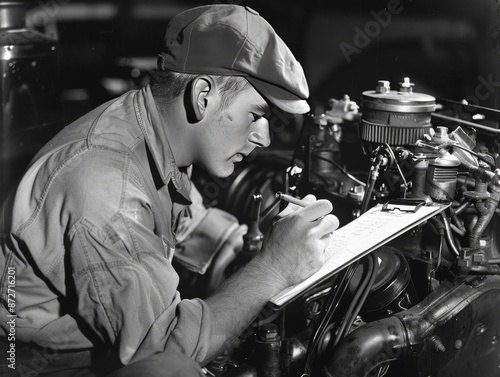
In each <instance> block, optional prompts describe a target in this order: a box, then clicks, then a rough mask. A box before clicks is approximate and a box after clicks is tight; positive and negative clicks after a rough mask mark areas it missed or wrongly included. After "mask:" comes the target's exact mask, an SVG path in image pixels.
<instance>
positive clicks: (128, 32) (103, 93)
mask: <svg viewBox="0 0 500 377" xmlns="http://www.w3.org/2000/svg"><path fill="white" fill-rule="evenodd" d="M1 3H2V2H1V1H0V4H1ZM213 3H216V2H214V1H182V2H180V1H158V0H148V1H144V0H140V1H139V0H126V1H73V0H50V1H41V0H40V1H30V2H28V3H27V4H28V6H27V17H26V22H27V25H28V26H29V27H30V28H32V29H34V30H36V31H38V32H41V33H43V34H44V35H46V36H47V37H49V38H53V39H54V41H55V42H54V44H55V46H57V48H56V51H55V52H56V53H55V55H54V60H53V65H52V66H50V67H51V69H49V70H48V71H46V72H44V73H43V74H41V75H40V77H38V78H37V79H36V80H34V82H32V83H30V85H34V86H35V87H36V86H38V87H43V88H45V87H47V88H50V90H46V91H44V92H43V93H42V94H40V93H38V94H36V95H35V97H44V98H43V101H42V100H40V101H38V100H37V99H36V98H35V101H32V102H33V103H34V104H35V105H33V106H35V107H38V108H36V109H30V108H25V109H23V107H22V106H19V108H20V109H21V110H20V111H19V114H17V115H16V114H14V117H13V118H12V119H7V120H6V118H5V117H4V118H3V120H2V122H3V124H2V134H1V136H2V140H1V147H2V153H1V158H2V159H1V169H2V171H1V176H2V183H1V186H2V190H1V193H2V196H3V195H5V194H6V193H7V192H8V189H9V188H10V187H11V186H12V184H13V182H14V181H15V180H16V179H17V177H18V176H19V175H20V174H21V173H22V171H23V170H24V168H25V166H26V164H27V162H28V161H29V159H30V158H31V157H32V155H33V154H34V153H35V151H36V150H38V149H39V148H40V147H41V146H42V145H43V143H45V142H46V141H47V140H48V139H49V138H50V137H51V136H52V135H53V134H54V133H55V132H57V131H58V130H59V129H61V128H62V127H63V126H65V125H66V124H68V123H69V122H71V121H72V120H74V119H75V118H77V117H78V116H80V115H82V114H84V113H85V112H87V111H88V110H90V109H92V108H94V107H95V106H97V105H99V104H101V103H102V102H104V101H106V100H108V99H111V98H113V97H116V96H117V95H119V94H121V93H123V92H125V91H126V90H129V89H132V88H135V87H138V86H141V85H143V84H144V82H145V81H144V80H145V77H146V75H147V72H148V70H150V69H152V68H154V66H155V63H156V55H157V53H158V52H160V51H161V49H162V41H163V36H164V32H165V27H166V25H167V23H168V21H169V20H170V19H171V18H172V17H173V16H174V15H175V14H177V13H179V12H181V11H182V10H184V9H187V8H190V7H193V6H197V5H205V4H213ZM218 3H231V4H241V5H246V6H250V7H251V8H253V9H255V10H257V11H258V12H259V13H260V14H261V15H262V16H263V17H264V18H266V19H267V20H268V21H269V22H270V23H271V24H272V25H273V26H274V28H275V29H276V31H277V32H278V34H279V35H280V36H281V37H282V38H283V39H284V41H285V42H286V43H287V44H288V45H289V47H290V48H291V50H292V51H293V52H294V54H295V56H296V57H297V59H298V60H299V61H300V62H301V63H302V65H303V67H304V70H305V72H306V76H307V78H308V81H309V86H310V93H311V95H310V101H309V102H310V104H311V107H312V108H313V109H314V108H316V107H318V106H325V105H326V104H327V102H328V99H330V98H342V97H343V96H344V94H348V95H349V96H350V97H351V99H352V100H354V101H359V99H360V96H361V93H362V92H363V91H365V90H371V89H374V87H375V85H376V82H377V80H381V79H384V80H388V81H390V82H391V84H392V86H393V87H394V88H396V87H397V84H398V82H400V81H402V79H403V77H410V78H411V81H412V82H414V83H415V88H414V90H415V91H416V92H422V93H426V94H430V95H433V96H435V97H436V98H438V99H452V100H457V101H460V100H462V99H464V98H466V99H467V100H468V101H469V102H470V103H474V102H475V103H474V104H477V105H481V106H486V107H491V108H496V109H500V105H499V104H500V89H499V86H500V77H499V62H500V60H499V56H500V53H499V36H498V33H499V19H500V13H499V12H500V11H499V2H498V1H495V0H480V1H474V2H472V1H464V0H460V1H449V0H445V1H439V2H436V1H407V0H406V1H405V0H402V1H394V0H392V1H361V0H358V1H349V2H342V3H340V4H337V2H333V1H330V0H329V1H322V0H291V1H290V0H287V1H285V0H273V1H269V0H267V1H261V0H248V1H220V2H218ZM391 9H396V10H398V13H397V14H395V13H393V14H390V13H389V11H390V10H391ZM388 14H390V19H389V18H387V15H388ZM375 15H378V16H375ZM377 17H385V18H383V20H384V21H383V22H382V23H383V24H381V21H380V19H379V20H377ZM377 25H378V27H377ZM359 30H361V31H362V32H363V33H365V36H364V37H360V36H359V34H360V32H359ZM348 48H352V50H351V51H353V52H352V53H351V54H350V55H347V56H346V52H345V51H346V49H348ZM51 64H52V63H51ZM4 71H5V68H4ZM4 73H5V72H4ZM8 73H9V74H16V73H11V72H8ZM17 74H18V75H19V76H20V77H28V76H26V75H25V76H22V75H23V73H22V72H21V73H17ZM21 81H22V80H21ZM2 83H3V84H2V85H3V86H2V96H3V106H6V105H5V103H6V98H8V93H7V91H8V90H9V88H7V87H6V84H5V75H4V81H3V82H2ZM485 83H489V84H485ZM497 83H498V84H497ZM32 97H33V96H32ZM48 100H50V101H51V105H47V104H46V103H45V102H47V101H48ZM44 101H45V102H44ZM18 102H19V101H18ZM20 102H22V101H20ZM37 104H40V105H37ZM4 110H5V109H4ZM35 110H36V111H37V112H40V114H42V115H43V116H39V117H38V118H36V119H33V118H30V117H29V116H27V114H30V112H31V111H35ZM8 123H9V124H8ZM492 126H493V127H496V128H498V123H494V124H492ZM6 130H7V131H6ZM21 131H22V132H21Z"/></svg>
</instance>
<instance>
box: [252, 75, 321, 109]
mask: <svg viewBox="0 0 500 377" xmlns="http://www.w3.org/2000/svg"><path fill="white" fill-rule="evenodd" d="M246 79H247V80H248V82H249V83H250V84H252V86H253V87H254V88H255V89H256V90H257V91H258V92H259V93H260V94H261V95H262V96H263V97H265V98H266V99H267V100H268V101H269V102H271V103H272V104H273V105H275V106H277V107H279V108H280V109H281V110H283V111H286V112H287V113H290V114H305V113H307V112H309V111H310V110H311V108H310V107H309V105H308V103H307V101H306V100H305V99H303V98H300V97H299V96H297V95H295V94H293V93H290V92H289V91H288V90H285V89H282V88H280V87H279V86H276V85H273V84H270V83H268V82H266V81H262V80H259V79H256V78H255V77H251V76H247V77H246Z"/></svg>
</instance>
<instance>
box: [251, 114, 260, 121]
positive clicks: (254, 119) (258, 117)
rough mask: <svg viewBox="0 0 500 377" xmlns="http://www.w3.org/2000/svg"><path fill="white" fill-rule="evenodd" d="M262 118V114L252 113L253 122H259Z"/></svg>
mask: <svg viewBox="0 0 500 377" xmlns="http://www.w3.org/2000/svg"><path fill="white" fill-rule="evenodd" d="M261 118H262V115H259V114H254V113H252V121H253V122H257V121H258V120H259V119H261Z"/></svg>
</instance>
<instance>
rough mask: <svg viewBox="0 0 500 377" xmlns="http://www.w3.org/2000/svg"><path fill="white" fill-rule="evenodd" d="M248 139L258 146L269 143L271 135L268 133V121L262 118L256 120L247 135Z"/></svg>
mask: <svg viewBox="0 0 500 377" xmlns="http://www.w3.org/2000/svg"><path fill="white" fill-rule="evenodd" d="M248 141H249V142H251V143H252V144H255V145H256V146H257V147H259V148H266V147H268V146H269V145H271V136H270V134H269V122H268V121H267V119H265V118H262V119H259V121H258V122H257V125H256V128H255V129H254V130H252V132H250V135H248Z"/></svg>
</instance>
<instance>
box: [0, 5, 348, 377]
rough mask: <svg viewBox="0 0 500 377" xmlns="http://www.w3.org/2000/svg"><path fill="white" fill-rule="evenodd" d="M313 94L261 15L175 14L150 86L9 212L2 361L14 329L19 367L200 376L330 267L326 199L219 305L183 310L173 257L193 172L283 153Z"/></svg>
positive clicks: (62, 153) (207, 10)
mask: <svg viewBox="0 0 500 377" xmlns="http://www.w3.org/2000/svg"><path fill="white" fill-rule="evenodd" d="M307 96H308V89H307V84H306V81H305V77H304V74H303V71H302V68H301V66H300V65H299V63H298V62H297V61H296V60H295V58H294V57H293V55H292V54H291V52H290V51H289V49H288V48H287V47H286V45H285V44H284V43H283V41H282V40H281V39H280V38H279V37H278V36H277V35H276V33H275V32H274V30H273V29H272V28H271V26H270V25H269V24H268V23H267V22H266V21H265V20H264V19H262V18H261V17H260V16H259V15H258V13H257V12H255V11H254V10H252V9H250V8H246V7H242V6H235V5H213V6H204V7H199V8H194V9H191V10H188V11H186V12H184V13H181V14H180V15H178V16H177V17H175V18H174V19H173V20H172V21H171V23H170V24H169V26H168V28H167V33H166V47H165V51H164V52H163V53H162V54H161V55H160V57H159V61H158V70H157V71H156V72H155V73H153V82H152V83H151V85H148V86H146V87H145V88H143V89H141V90H135V91H131V92H129V93H126V94H124V95H123V96H121V97H120V98H118V99H116V100H114V101H111V102H109V103H106V104H104V105H102V106H101V107H99V108H97V109H96V110H94V111H92V112H90V113H89V114H87V115H85V116H83V117H82V118H81V119H79V120H77V121H76V122H74V123H73V124H71V125H70V126H68V127H66V128H65V129H64V130H63V131H62V132H61V133H60V134H59V135H57V136H56V137H55V138H54V139H53V140H52V141H51V142H49V143H48V144H47V145H46V146H45V147H44V148H43V149H42V150H41V151H40V153H39V154H38V155H37V156H36V157H35V159H34V160H33V162H32V164H31V165H30V167H29V169H28V171H27V173H26V175H25V176H24V178H23V180H22V181H21V183H20V185H19V187H18V189H17V191H16V193H15V196H14V197H13V199H11V200H10V201H8V202H7V204H6V206H5V208H4V211H3V216H2V229H3V230H2V232H3V237H2V253H1V255H0V258H1V265H2V266H4V268H3V274H2V277H1V278H2V280H1V285H0V297H1V299H2V307H1V309H0V310H1V311H0V315H1V318H0V319H1V323H0V326H1V330H2V333H0V334H1V335H2V337H3V340H4V342H3V344H4V346H3V347H4V350H3V353H2V359H5V358H4V357H3V355H4V354H5V353H8V352H9V347H10V346H11V345H10V343H11V342H5V339H6V337H7V336H8V335H9V331H10V328H9V325H8V324H7V323H8V321H9V319H11V318H15V338H16V342H17V343H16V344H14V346H15V347H16V349H17V351H16V352H17V356H16V360H15V362H16V364H17V368H18V369H17V371H19V369H24V371H28V372H29V373H31V375H36V374H43V373H46V372H47V373H56V372H57V373H58V374H54V375H58V376H60V375H76V374H77V373H81V374H82V375H103V374H105V373H107V372H109V371H112V370H114V369H117V368H118V367H119V366H121V365H125V367H124V368H122V369H120V370H118V371H117V372H115V373H114V376H129V375H134V374H135V375H141V376H147V375H157V374H155V373H158V371H161V372H162V375H176V376H180V375H189V376H193V375H196V374H201V372H200V368H199V366H198V363H199V364H203V363H205V362H207V361H209V360H210V359H211V358H213V357H214V356H215V355H217V353H218V352H220V351H221V349H222V347H223V346H224V345H227V342H229V341H231V339H233V338H234V337H237V336H238V335H239V334H240V333H241V332H242V331H243V330H244V329H245V328H246V326H248V325H249V324H250V322H251V321H252V319H253V318H254V317H255V316H256V315H257V314H258V313H259V311H260V310H261V308H262V307H263V305H264V304H265V303H266V302H268V301H269V299H271V298H272V297H273V296H274V295H276V294H278V293H279V292H280V291H281V290H283V289H285V288H286V287H288V286H290V285H293V284H296V283H298V282H300V281H302V280H303V279H305V278H306V277H308V276H310V275H311V274H312V273H314V272H315V271H316V270H317V269H318V268H319V267H320V266H321V265H322V264H323V262H324V255H323V251H324V249H325V247H326V245H327V240H328V234H329V233H330V232H331V231H333V230H335V229H336V228H337V226H338V221H337V219H336V217H335V216H333V215H331V214H329V213H330V212H331V210H332V207H331V204H330V203H329V202H327V201H324V200H318V201H315V199H314V198H313V197H307V198H306V200H307V201H308V202H310V204H309V205H307V206H306V207H305V208H298V207H294V208H288V209H286V210H285V211H284V212H283V213H282V214H281V217H282V218H281V219H280V220H279V221H277V222H276V224H275V225H274V226H273V227H272V228H271V230H270V231H269V232H268V234H267V235H266V237H265V240H264V242H263V246H262V250H261V253H259V255H257V256H256V257H255V258H254V259H253V260H252V261H250V262H249V263H248V264H247V265H246V266H245V267H244V268H242V269H241V270H240V271H239V272H238V273H236V274H235V275H234V276H232V277H231V279H230V280H229V281H227V282H226V283H225V284H224V285H223V286H222V287H221V288H220V289H219V290H218V291H217V292H216V293H215V294H213V295H212V296H211V297H209V298H208V299H206V300H205V301H202V300H200V299H193V300H182V299H181V297H180V296H179V293H178V292H177V291H176V287H177V284H178V276H177V274H176V272H175V271H174V269H173V268H172V265H171V263H170V262H171V258H172V254H173V250H174V246H175V241H176V236H175V232H176V229H177V225H178V224H179V223H182V222H183V221H184V220H185V219H184V218H183V216H184V214H185V211H184V209H185V207H186V206H187V205H189V204H190V203H191V201H190V191H191V189H192V188H191V185H190V182H189V178H188V174H187V173H188V168H189V167H190V166H191V165H198V166H200V167H201V168H203V169H205V170H206V171H207V172H209V173H210V174H212V175H214V176H216V177H227V176H229V175H230V174H231V173H232V172H233V169H234V163H236V162H239V161H241V160H242V159H243V158H244V157H245V156H247V155H248V154H249V153H250V152H252V150H253V149H255V148H259V147H267V146H268V145H269V144H270V137H269V129H268V127H269V124H268V119H267V118H266V117H268V116H269V114H270V113H271V109H272V107H273V106H277V107H279V108H280V109H282V110H284V111H287V112H290V113H305V112H307V111H308V110H309V107H308V105H307V103H306V101H305V99H306V98H307ZM195 196H196V195H195ZM193 220H194V219H193ZM9 273H15V305H10V306H9V302H10V303H12V301H9V296H8V292H9V291H8V284H7V281H8V279H7V278H8V276H7V275H8V274H9ZM9 309H10V311H9ZM12 309H14V310H12ZM13 314H14V315H15V316H14V317H13V316H12V315H13ZM26 350H27V351H26ZM21 351H22V352H21ZM37 353H38V354H41V355H42V357H41V359H42V360H41V361H40V360H36V361H38V362H37V363H34V362H33V359H34V357H33V356H32V355H36V354H37ZM113 361H116V362H113ZM2 362H3V363H4V364H5V362H4V360H2ZM37 368H38V369H37ZM3 371H4V372H5V371H7V372H8V371H9V369H8V366H5V365H4V369H3ZM183 372H184V373H185V374H182V373H183ZM64 373H66V374H64ZM92 373H94V374H92ZM148 373H149V374H148ZM169 373H170V374H169ZM25 374H26V373H25Z"/></svg>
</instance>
